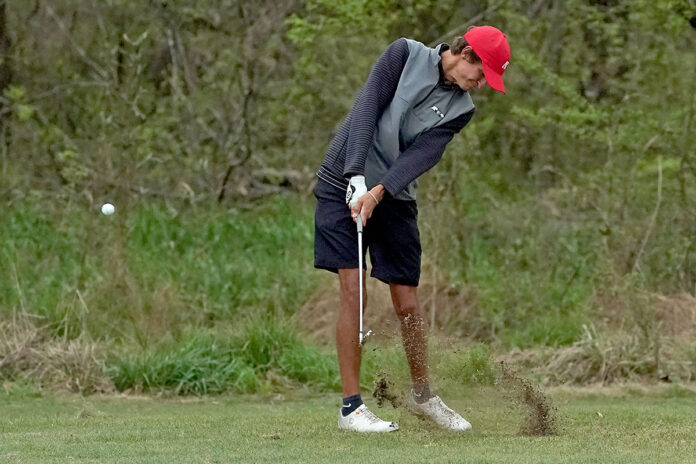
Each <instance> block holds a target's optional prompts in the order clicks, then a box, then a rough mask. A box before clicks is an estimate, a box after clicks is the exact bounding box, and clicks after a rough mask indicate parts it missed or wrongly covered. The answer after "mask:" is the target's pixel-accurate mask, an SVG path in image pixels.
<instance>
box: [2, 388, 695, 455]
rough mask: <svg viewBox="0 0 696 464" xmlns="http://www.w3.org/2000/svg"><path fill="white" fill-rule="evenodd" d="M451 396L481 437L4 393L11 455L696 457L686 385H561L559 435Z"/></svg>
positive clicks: (316, 408) (270, 400) (495, 396)
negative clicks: (344, 428)
mask: <svg viewBox="0 0 696 464" xmlns="http://www.w3.org/2000/svg"><path fill="white" fill-rule="evenodd" d="M600 391H601V390H600ZM444 396H445V398H446V399H447V400H449V403H451V405H452V406H453V407H455V408H457V409H459V410H460V411H462V412H463V414H464V416H465V417H467V418H468V419H469V420H470V421H471V422H472V423H473V425H474V429H473V431H472V432H471V433H467V434H463V435H457V434H453V433H447V432H443V431H439V430H434V429H432V428H431V427H429V426H428V425H426V424H425V423H423V422H421V421H420V420H418V419H416V418H413V417H411V416H410V415H408V413H406V412H402V411H400V410H394V409H392V408H391V406H389V407H388V408H387V407H385V408H382V409H378V408H376V407H374V409H375V410H377V411H378V412H379V413H380V414H381V415H382V416H383V417H384V418H385V419H394V420H397V421H398V422H399V424H400V426H401V430H399V431H398V432H396V433H391V434H385V435H358V434H352V433H345V432H341V431H339V430H337V428H336V417H335V416H336V412H337V405H338V398H337V395H313V396H300V395H295V397H294V398H291V399H288V398H285V399H280V398H278V397H275V398H274V397H267V398H265V397H259V396H253V397H251V396H250V397H214V398H206V399H201V400H199V399H184V400H182V399H169V400H164V399H148V398H128V399H126V398H123V397H90V398H88V399H82V398H80V397H74V396H73V397H70V396H67V397H66V396H55V397H36V398H32V397H27V396H26V395H16V394H14V395H13V394H2V395H0V462H3V463H29V462H41V463H51V462H55V463H58V462H60V463H64V462H124V463H125V462H128V463H132V462H143V463H173V462H182V463H185V462H191V463H227V462H361V463H363V462H375V463H382V462H385V463H388V462H397V463H404V462H471V463H535V464H538V463H575V464H577V463H656V462H664V463H677V462H695V461H696V439H695V438H694V437H696V421H695V420H694V411H696V395H694V394H693V393H691V392H689V391H686V390H684V389H679V388H673V389H669V388H661V389H657V390H655V389H653V390H649V391H647V392H645V391H642V390H637V389H633V390H631V389H624V390H616V389H612V390H610V394H609V395H607V394H604V393H590V392H588V391H587V390H584V391H583V390H578V391H568V390H554V391H552V392H551V393H550V397H551V398H552V401H553V404H554V406H555V407H556V408H557V409H558V413H557V415H558V425H559V432H558V434H556V435H555V436H549V437H527V436H521V435H519V433H518V432H519V428H520V423H521V421H522V419H523V411H519V410H516V409H514V408H513V407H512V406H511V405H510V403H508V402H507V401H506V400H505V399H503V397H502V396H501V394H500V392H499V391H497V390H495V389H494V388H471V389H462V391H460V392H459V398H458V399H453V395H452V394H449V395H444ZM368 404H369V405H370V406H374V401H369V402H368Z"/></svg>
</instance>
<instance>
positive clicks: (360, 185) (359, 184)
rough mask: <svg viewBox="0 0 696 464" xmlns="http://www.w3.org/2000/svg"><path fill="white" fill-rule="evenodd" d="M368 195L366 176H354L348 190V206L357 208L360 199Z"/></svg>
mask: <svg viewBox="0 0 696 464" xmlns="http://www.w3.org/2000/svg"><path fill="white" fill-rule="evenodd" d="M366 193H367V186H366V185H365V176H353V177H351V178H350V181H349V182H348V190H347V191H346V204H349V205H350V206H355V205H356V204H357V203H358V198H360V197H361V196H363V195H365V194H366Z"/></svg>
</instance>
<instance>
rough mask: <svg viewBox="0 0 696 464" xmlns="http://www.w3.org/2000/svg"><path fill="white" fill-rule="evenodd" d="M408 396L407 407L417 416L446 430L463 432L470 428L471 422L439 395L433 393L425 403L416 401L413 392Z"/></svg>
mask: <svg viewBox="0 0 696 464" xmlns="http://www.w3.org/2000/svg"><path fill="white" fill-rule="evenodd" d="M407 396H408V398H409V399H408V407H409V409H411V411H412V412H413V413H414V414H416V415H417V416H419V417H423V418H425V419H429V420H430V421H432V422H434V423H435V424H436V425H437V426H438V427H440V428H443V429H446V430H454V431H457V432H465V431H467V430H470V429H471V424H470V423H469V422H468V421H467V420H466V419H464V418H463V417H462V416H460V415H459V414H457V413H456V412H454V411H453V410H452V409H450V408H448V407H447V405H446V404H445V403H443V402H442V400H441V399H440V397H439V396H437V395H435V396H433V397H432V398H430V399H428V401H426V402H425V403H420V404H419V403H416V400H415V399H414V398H413V392H411V394H410V395H407Z"/></svg>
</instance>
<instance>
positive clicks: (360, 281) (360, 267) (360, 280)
mask: <svg viewBox="0 0 696 464" xmlns="http://www.w3.org/2000/svg"><path fill="white" fill-rule="evenodd" d="M357 224H358V285H359V286H360V290H359V295H360V332H359V333H358V345H361V346H362V342H363V273H362V270H363V253H362V232H363V223H362V215H360V214H358V217H357Z"/></svg>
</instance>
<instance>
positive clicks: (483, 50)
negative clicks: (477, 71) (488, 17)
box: [464, 26, 510, 93]
mask: <svg viewBox="0 0 696 464" xmlns="http://www.w3.org/2000/svg"><path fill="white" fill-rule="evenodd" d="M464 38H465V39H466V41H467V42H468V43H469V45H471V48H473V49H474V52H475V53H476V54H477V55H478V56H479V58H481V61H482V64H483V74H484V75H485V76H486V82H488V85H490V86H491V87H493V88H494V89H495V90H497V91H498V92H503V93H505V86H504V85H503V73H504V72H505V70H506V69H507V67H508V64H510V45H509V44H508V41H507V38H505V34H503V33H502V32H501V31H499V30H498V29H496V28H495V27H493V26H479V27H473V28H471V29H470V30H469V31H468V32H467V33H466V34H464Z"/></svg>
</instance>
